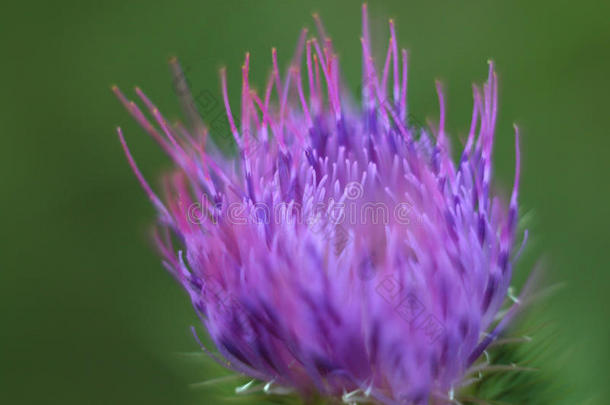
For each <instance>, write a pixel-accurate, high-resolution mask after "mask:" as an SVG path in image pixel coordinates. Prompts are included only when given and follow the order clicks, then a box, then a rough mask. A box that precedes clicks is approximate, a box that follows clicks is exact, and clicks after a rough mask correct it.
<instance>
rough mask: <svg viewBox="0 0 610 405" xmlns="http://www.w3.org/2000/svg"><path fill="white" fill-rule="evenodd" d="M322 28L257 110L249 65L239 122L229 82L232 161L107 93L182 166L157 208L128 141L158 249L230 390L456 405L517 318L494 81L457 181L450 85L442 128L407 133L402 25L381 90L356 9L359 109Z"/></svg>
mask: <svg viewBox="0 0 610 405" xmlns="http://www.w3.org/2000/svg"><path fill="white" fill-rule="evenodd" d="M316 24H317V26H318V32H319V35H320V39H319V40H318V39H316V38H312V39H310V40H306V35H307V31H306V30H304V31H303V33H302V35H301V37H300V39H299V45H298V47H297V52H296V53H295V56H294V58H293V60H292V62H291V66H290V69H289V71H288V72H287V73H286V74H285V75H284V76H283V77H282V76H281V75H280V71H279V68H278V63H277V53H276V51H275V49H274V50H273V52H272V66H273V68H272V72H271V76H270V79H269V81H268V83H267V86H266V87H265V90H264V93H263V94H258V93H257V92H256V91H255V90H254V89H253V88H251V87H250V84H249V78H248V72H249V62H250V56H249V54H247V55H246V58H245V62H244V65H243V67H242V80H243V86H242V94H241V113H240V114H239V115H240V120H239V121H236V120H235V118H234V114H233V112H232V110H231V106H230V104H229V99H228V95H227V86H226V75H225V71H224V70H222V71H221V82H222V93H223V99H224V104H225V107H226V110H227V118H228V123H229V125H230V129H231V133H232V135H233V137H234V139H235V142H236V145H237V150H238V156H236V157H235V158H231V157H226V156H223V155H222V154H220V153H219V152H218V151H217V150H216V149H215V148H214V146H213V145H211V144H210V142H209V141H207V142H206V138H207V130H206V129H205V127H204V125H203V123H202V122H201V119H200V118H199V117H198V116H197V114H196V113H195V110H194V108H193V106H192V99H190V98H189V97H190V96H188V95H186V96H185V99H184V100H183V101H184V104H185V106H186V112H187V115H188V116H189V118H190V120H191V124H192V125H191V128H189V129H187V128H186V127H184V126H182V125H181V124H175V125H170V124H169V123H168V121H167V120H166V119H165V118H164V117H163V116H162V115H161V113H160V112H159V110H158V109H157V108H156V107H155V106H154V105H153V103H152V102H151V101H150V100H149V99H148V98H147V97H146V96H145V95H144V93H142V91H141V90H139V89H136V92H137V94H138V96H139V98H140V99H141V101H142V102H143V103H144V104H145V105H146V107H147V108H148V111H149V113H150V115H152V117H153V118H154V122H155V124H156V125H155V124H153V123H151V122H150V121H149V119H148V118H147V116H146V115H145V114H144V113H143V112H142V111H141V110H140V109H139V107H138V106H137V105H136V104H135V103H133V102H130V101H128V100H127V99H126V98H125V96H124V95H123V94H122V93H121V92H120V91H119V90H118V89H116V88H115V89H114V90H115V92H116V94H117V96H118V97H119V98H120V99H121V101H122V102H123V103H124V104H125V106H126V107H127V109H128V110H129V111H130V113H131V114H132V115H133V116H134V117H135V119H136V120H137V121H138V122H139V123H140V124H141V125H142V126H143V127H144V129H145V130H146V131H147V132H148V133H149V134H150V135H152V136H153V137H154V138H155V139H156V140H157V142H158V143H159V144H160V145H161V147H162V148H163V149H164V150H165V152H167V154H168V155H169V156H170V157H171V158H172V159H173V160H174V162H175V163H176V165H177V168H176V170H175V171H174V172H173V173H171V174H169V175H168V176H166V177H165V181H164V188H165V198H164V200H163V201H162V200H161V199H160V198H159V197H157V195H156V194H155V193H154V191H153V190H152V188H151V187H150V186H149V185H148V183H147V182H146V180H145V179H144V178H143V176H142V175H141V174H140V172H139V170H138V168H137V167H136V164H135V162H134V160H133V158H132V156H131V154H130V152H129V150H128V148H127V146H126V144H125V140H124V138H123V135H122V132H121V130H120V129H119V131H118V132H119V137H120V140H121V143H122V145H123V147H124V150H125V153H126V155H127V158H128V160H129V163H130V165H131V167H132V169H133V170H134V172H135V173H136V176H137V177H138V180H139V181H140V183H141V184H142V186H143V187H144V189H145V191H146V193H147V194H148V196H149V197H150V199H151V200H152V202H153V204H154V205H155V207H156V208H157V210H158V213H159V231H158V232H157V233H156V234H155V239H156V242H157V246H158V248H159V250H160V252H161V254H162V256H163V259H164V265H165V267H166V268H167V269H168V270H169V271H170V272H171V273H172V274H173V275H174V276H175V277H176V279H177V280H178V281H179V282H180V283H181V284H182V285H183V287H184V288H185V289H186V291H187V292H188V294H189V295H190V298H191V300H192V303H193V305H194V308H195V310H196V311H197V313H198V314H199V315H200V317H201V319H202V322H203V323H204V325H205V327H206V329H207V331H208V333H209V335H210V337H211V339H212V340H213V341H214V343H215V345H216V348H217V350H218V352H219V353H220V355H221V356H220V357H218V356H217V355H214V354H211V355H212V356H213V357H214V358H215V359H217V360H218V361H219V362H220V363H221V364H223V365H225V366H227V367H229V368H231V369H233V370H235V371H237V372H238V373H242V374H245V375H248V376H250V377H252V378H255V379H259V380H261V381H264V382H268V383H269V382H272V383H273V384H274V385H276V386H282V387H287V388H290V389H293V390H295V391H297V392H298V393H300V394H302V395H304V396H308V395H314V393H315V394H316V395H318V394H321V395H328V396H334V397H339V398H343V400H345V401H346V402H356V401H361V400H364V399H366V400H370V401H376V402H379V403H384V404H393V403H426V402H427V401H428V400H431V399H434V400H435V401H439V402H444V401H451V400H452V399H453V393H454V392H455V391H456V390H459V388H460V386H461V385H463V384H465V383H466V381H465V375H466V374H467V373H466V371H467V370H468V368H469V367H471V366H472V365H473V363H474V362H475V361H476V360H477V359H478V358H479V356H480V355H481V354H482V353H483V351H484V350H485V348H486V347H487V346H488V345H489V343H490V342H492V341H493V340H494V339H495V337H496V336H497V335H498V333H499V332H500V331H501V330H502V329H503V328H504V327H505V326H506V324H507V323H508V322H509V321H510V320H511V318H512V314H513V313H514V311H515V308H516V306H518V300H516V301H517V304H515V305H516V306H515V307H513V309H511V310H510V311H509V312H508V314H507V315H506V316H504V318H503V319H502V320H501V321H499V322H497V323H496V320H495V318H496V316H497V315H498V311H499V309H500V307H501V305H502V303H503V301H504V300H505V298H506V297H507V291H508V287H509V283H510V280H511V272H512V261H513V257H512V256H514V255H513V254H512V253H513V249H512V247H513V243H514V239H515V238H514V234H515V227H516V221H517V213H518V212H517V192H518V188H519V148H518V131H517V129H516V127H515V130H516V136H515V140H516V145H517V149H516V150H517V158H516V162H517V168H516V173H515V181H514V186H513V190H512V195H511V198H510V201H509V202H508V204H504V203H503V202H502V201H501V200H500V199H498V198H496V197H494V196H493V195H492V193H491V191H490V182H491V178H492V146H493V140H494V131H495V126H496V115H497V93H498V81H497V77H496V73H495V72H494V69H493V64H492V63H490V64H489V74H488V79H487V82H486V83H485V85H484V86H483V88H482V90H481V89H479V88H478V87H477V86H473V89H474V91H473V94H474V107H473V113H472V122H471V125H470V129H469V133H468V138H467V141H466V144H465V146H464V149H463V152H462V154H461V157H460V160H459V162H458V163H457V164H455V163H454V162H453V161H452V159H451V154H450V150H449V147H450V145H449V140H448V137H447V134H446V130H445V103H444V97H443V91H442V88H441V85H440V84H438V83H437V92H438V97H439V102H440V120H439V123H438V125H431V128H429V129H424V128H415V127H412V126H410V125H409V124H408V123H407V102H406V100H407V52H406V51H405V50H402V51H401V52H399V51H398V46H397V41H396V34H395V28H394V24H393V22H392V21H390V42H389V46H388V50H387V56H386V59H385V64H384V65H383V68H382V71H381V74H378V73H377V71H378V68H377V66H376V64H375V62H374V61H373V59H372V57H371V49H370V39H369V29H368V23H367V16H366V6H364V7H363V32H362V39H361V42H362V51H363V86H362V99H363V101H362V106H361V107H355V106H354V103H352V102H351V99H350V98H349V96H348V94H346V91H345V90H344V87H343V84H344V83H343V82H342V81H341V77H340V75H339V61H338V58H337V55H336V53H335V51H334V49H333V45H332V42H331V40H330V39H329V38H328V37H327V36H326V34H325V32H324V28H323V27H322V24H321V22H320V20H319V19H318V18H317V17H316ZM303 58H304V62H303V61H302V59H303ZM172 66H173V69H175V70H176V71H178V70H179V66H178V64H177V62H175V61H172ZM302 66H304V69H305V70H306V75H305V76H304V78H305V82H306V84H307V90H308V91H307V92H306V91H305V90H304V86H303V84H302V81H303V78H302V76H301V74H300V71H301V67H302ZM390 81H391V84H392V86H391V87H390V86H389V82H390ZM388 87H390V89H391V90H390V91H389V92H388ZM274 90H275V92H276V93H277V101H276V102H273V101H272V93H273V91H274ZM388 93H390V94H388ZM175 239H177V240H178V242H179V244H180V248H179V249H178V250H176V248H174V246H173V244H172V240H175Z"/></svg>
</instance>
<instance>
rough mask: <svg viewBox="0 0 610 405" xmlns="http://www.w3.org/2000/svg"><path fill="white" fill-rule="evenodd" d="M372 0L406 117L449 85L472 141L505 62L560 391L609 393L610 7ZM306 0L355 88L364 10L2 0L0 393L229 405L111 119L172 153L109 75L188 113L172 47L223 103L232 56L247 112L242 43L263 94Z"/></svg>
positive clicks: (510, 154) (595, 398)
mask: <svg viewBox="0 0 610 405" xmlns="http://www.w3.org/2000/svg"><path fill="white" fill-rule="evenodd" d="M369 6H370V7H369V8H370V11H371V15H372V27H373V37H374V44H376V45H378V46H377V47H376V49H377V52H378V55H377V56H381V53H382V52H383V50H382V48H383V49H385V47H386V44H387V42H386V41H387V36H388V32H387V25H386V23H387V18H388V17H393V18H395V19H396V22H397V27H398V35H399V40H400V42H401V44H402V45H403V46H405V47H407V48H408V49H409V51H410V67H409V99H410V106H411V111H412V112H413V115H414V116H416V117H418V118H419V117H421V118H422V120H423V119H425V118H426V117H437V114H438V113H437V109H438V107H437V101H436V95H435V91H434V79H436V78H440V79H441V80H443V82H444V84H445V86H446V89H447V102H448V125H449V128H450V129H451V132H452V134H453V135H455V136H456V137H457V136H459V135H463V134H464V133H465V132H466V131H467V127H468V123H469V120H470V114H471V106H472V99H471V87H470V86H471V83H472V82H473V81H476V82H479V83H481V82H483V81H484V79H485V75H486V69H487V64H486V61H487V59H488V58H493V59H494V60H495V61H496V62H497V69H498V72H499V77H500V86H501V87H500V114H499V124H498V131H497V144H496V149H495V157H496V166H495V167H496V175H497V178H498V183H499V184H500V185H505V186H510V185H511V184H512V174H513V162H514V148H513V132H512V123H513V122H517V123H519V125H520V126H521V128H522V133H523V140H522V150H523V155H524V159H523V160H524V163H523V173H524V174H523V180H522V192H521V196H522V198H521V201H522V204H523V207H524V208H525V210H526V211H529V210H531V211H532V212H533V218H534V219H533V221H532V226H531V236H532V238H531V241H532V244H531V247H530V252H529V253H528V255H527V256H526V260H525V265H531V264H532V263H533V262H534V261H535V258H536V257H546V258H547V259H548V260H547V266H546V268H547V276H548V278H549V280H550V282H556V281H563V282H565V283H566V284H565V287H564V288H563V289H562V290H561V291H560V293H558V294H557V295H555V296H554V297H553V298H552V299H551V301H549V303H547V304H546V305H545V307H544V308H545V309H544V312H545V319H546V318H548V319H549V320H550V321H551V323H552V325H553V326H552V327H553V328H555V329H554V330H555V332H554V334H553V340H554V342H553V343H554V345H553V346H552V348H553V349H552V350H555V352H553V353H551V355H550V356H548V357H549V360H548V364H547V366H548V368H549V369H553V370H555V371H556V372H557V382H558V383H560V384H561V386H562V387H563V388H564V389H565V392H567V393H568V394H569V395H568V394H566V395H562V398H563V402H562V401H558V403H560V402H561V403H566V404H567V403H569V404H576V403H599V404H607V403H610V391H609V388H608V386H609V384H608V381H609V380H610V378H609V377H610V372H609V371H608V361H609V360H610V356H609V355H610V352H609V349H608V342H609V341H610V326H609V322H608V319H609V307H610V297H609V293H608V286H609V281H610V268H609V266H608V263H609V260H608V256H607V255H608V253H609V251H608V247H609V239H610V238H609V237H608V230H609V229H610V221H609V219H610V214H609V213H608V198H609V197H610V192H609V187H608V180H607V176H608V173H610V171H609V164H608V161H609V159H608V153H609V152H610V134H609V133H608V116H609V112H608V111H609V107H610V105H609V103H608V97H609V94H610V79H609V74H610V22H609V21H610V7H609V3H608V2H601V1H600V2H593V1H581V2H573V1H572V2H568V1H540V2H531V1H513V2H495V1H492V2H489V1H469V2H454V1H446V2H441V1H417V2H416V1H387V2H384V3H378V2H371V4H370V5H369ZM313 11H318V12H319V13H320V15H321V16H322V18H323V20H324V22H325V25H326V28H327V30H328V31H329V33H330V34H331V36H332V37H333V40H334V42H335V47H336V49H338V50H339V52H340V58H341V63H342V69H343V71H344V73H345V77H346V80H347V81H348V83H349V84H350V85H351V87H352V88H353V89H356V88H357V86H358V80H359V75H360V60H361V59H360V43H359V36H360V3H359V2H357V1H341V2H339V1H332V2H331V1H316V2H309V3H306V2H303V1H257V2H246V1H225V2H221V1H216V2H209V1H201V0H200V1H173V2H165V3H163V4H162V3H153V2H145V1H130V2H126V1H104V2H102V1H99V2H93V1H60V2H20V3H16V2H15V3H11V4H8V3H5V4H3V6H2V12H1V16H0V21H1V24H0V33H1V39H0V41H1V42H2V50H3V53H2V63H1V64H0V71H1V74H2V75H1V77H2V93H3V97H2V101H1V104H0V127H1V129H0V133H1V137H2V144H1V145H2V146H0V151H1V155H2V158H1V159H0V173H2V174H1V175H0V179H1V188H0V190H1V195H2V198H1V199H0V208H1V210H0V213H1V214H0V215H2V220H1V222H0V224H1V227H2V233H1V234H2V243H0V249H1V253H2V258H1V262H2V265H1V268H2V269H1V270H0V288H1V294H0V308H1V309H2V313H1V314H2V315H1V322H0V356H1V357H0V403H3V404H29V403H37V404H40V403H53V404H135V403H148V404H157V403H158V404H170V403H171V404H185V403H189V404H196V403H205V401H206V399H205V398H216V399H213V400H212V402H213V403H215V402H220V399H217V398H218V397H219V394H221V393H219V392H218V389H216V388H214V387H204V388H201V389H195V390H193V389H191V388H189V386H188V385H189V384H190V383H194V382H197V381H202V380H204V379H207V378H209V377H210V376H214V375H216V374H217V371H218V369H217V368H214V369H210V368H209V367H207V366H204V365H202V364H204V363H203V361H202V360H200V359H199V358H190V357H189V356H183V355H178V354H177V353H183V352H195V351H197V349H198V347H197V345H196V343H195V342H194V340H193V338H192V336H191V334H190V332H189V329H188V328H189V325H191V324H194V323H196V322H197V321H196V318H195V316H194V315H193V312H192V310H191V307H190V304H189V302H188V299H187V297H186V296H185V294H183V293H182V292H181V290H180V289H179V287H178V286H177V285H175V283H174V282H173V280H172V279H171V278H170V277H169V276H168V275H167V274H166V272H165V270H164V269H163V268H162V267H161V265H160V263H159V260H158V258H157V256H156V254H155V253H154V252H153V249H152V248H151V246H150V244H149V240H148V237H147V231H148V226H149V224H150V223H151V221H152V220H153V218H154V212H153V209H152V208H151V206H150V204H149V203H148V201H147V199H146V196H145V194H144V193H143V192H142V191H141V189H140V188H139V186H138V184H137V181H136V179H135V178H134V176H133V175H132V173H131V171H130V169H129V167H128V165H127V163H126V161H125V158H124V156H123V153H122V151H121V148H120V146H119V142H118V141H117V138H116V134H115V127H116V126H117V125H120V126H122V127H123V129H124V131H125V134H126V137H127V140H128V142H129V144H130V147H131V149H132V151H133V153H134V154H135V156H136V159H137V161H138V163H139V165H140V167H141V169H142V171H143V172H144V174H145V175H146V176H147V178H149V179H150V180H151V182H152V183H153V184H157V183H155V181H154V179H155V178H156V177H157V176H158V174H159V173H161V172H162V171H163V170H164V169H165V168H167V167H169V166H170V162H169V161H168V159H167V158H166V157H165V156H163V154H162V153H161V152H160V150H159V149H158V148H157V146H156V145H155V144H154V143H153V141H152V140H151V139H150V138H149V137H148V136H147V135H146V134H145V133H144V132H143V131H142V130H140V129H139V128H138V127H137V126H136V124H135V123H134V122H133V121H132V120H131V119H130V117H129V116H128V114H127V113H126V112H125V111H124V110H123V107H122V106H121V105H120V104H119V103H118V101H117V100H116V99H115V98H114V97H113V95H112V94H111V92H110V85H111V84H117V85H119V86H120V87H121V88H123V90H125V91H126V92H127V93H129V94H130V95H131V94H132V86H134V85H139V86H141V87H142V88H143V89H144V90H145V91H146V92H147V93H148V95H149V96H150V97H151V98H152V99H153V100H154V101H155V102H156V103H157V104H158V106H159V107H160V108H161V109H162V111H164V112H165V113H166V115H167V116H169V117H172V118H177V117H178V116H179V103H178V101H177V99H176V97H175V95H174V94H173V90H172V79H171V76H170V74H169V71H168V67H167V63H166V62H167V60H168V57H170V56H173V55H176V56H178V57H179V58H180V60H181V62H182V64H183V66H184V67H185V69H186V70H187V77H188V79H189V81H190V83H191V86H192V88H193V90H194V91H195V92H198V91H203V90H208V91H210V92H212V93H213V94H215V95H218V94H219V85H218V68H219V67H220V66H227V69H228V77H229V90H230V91H232V93H233V97H232V99H233V100H236V102H237V97H235V95H236V94H237V93H236V92H237V91H238V88H239V85H240V66H241V63H242V60H243V55H244V52H246V51H250V52H251V53H252V66H253V67H252V75H253V80H254V81H255V82H256V83H258V84H259V86H260V85H262V83H263V82H264V80H265V78H266V75H267V69H268V68H269V66H270V48H271V46H276V47H277V48H278V50H279V55H280V62H284V63H283V64H284V65H285V62H286V61H287V60H288V58H289V57H290V56H291V55H292V52H293V47H294V45H295V42H296V38H297V36H298V33H299V30H300V28H301V27H302V26H304V25H306V26H309V27H310V28H313V21H312V19H311V18H310V14H311V12H313ZM206 118H208V117H206ZM525 265H524V266H522V267H523V269H522V270H521V271H523V270H525ZM549 350H551V349H549ZM208 363H209V362H207V361H206V362H205V364H208ZM208 401H209V400H208ZM208 403H209V402H208Z"/></svg>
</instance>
